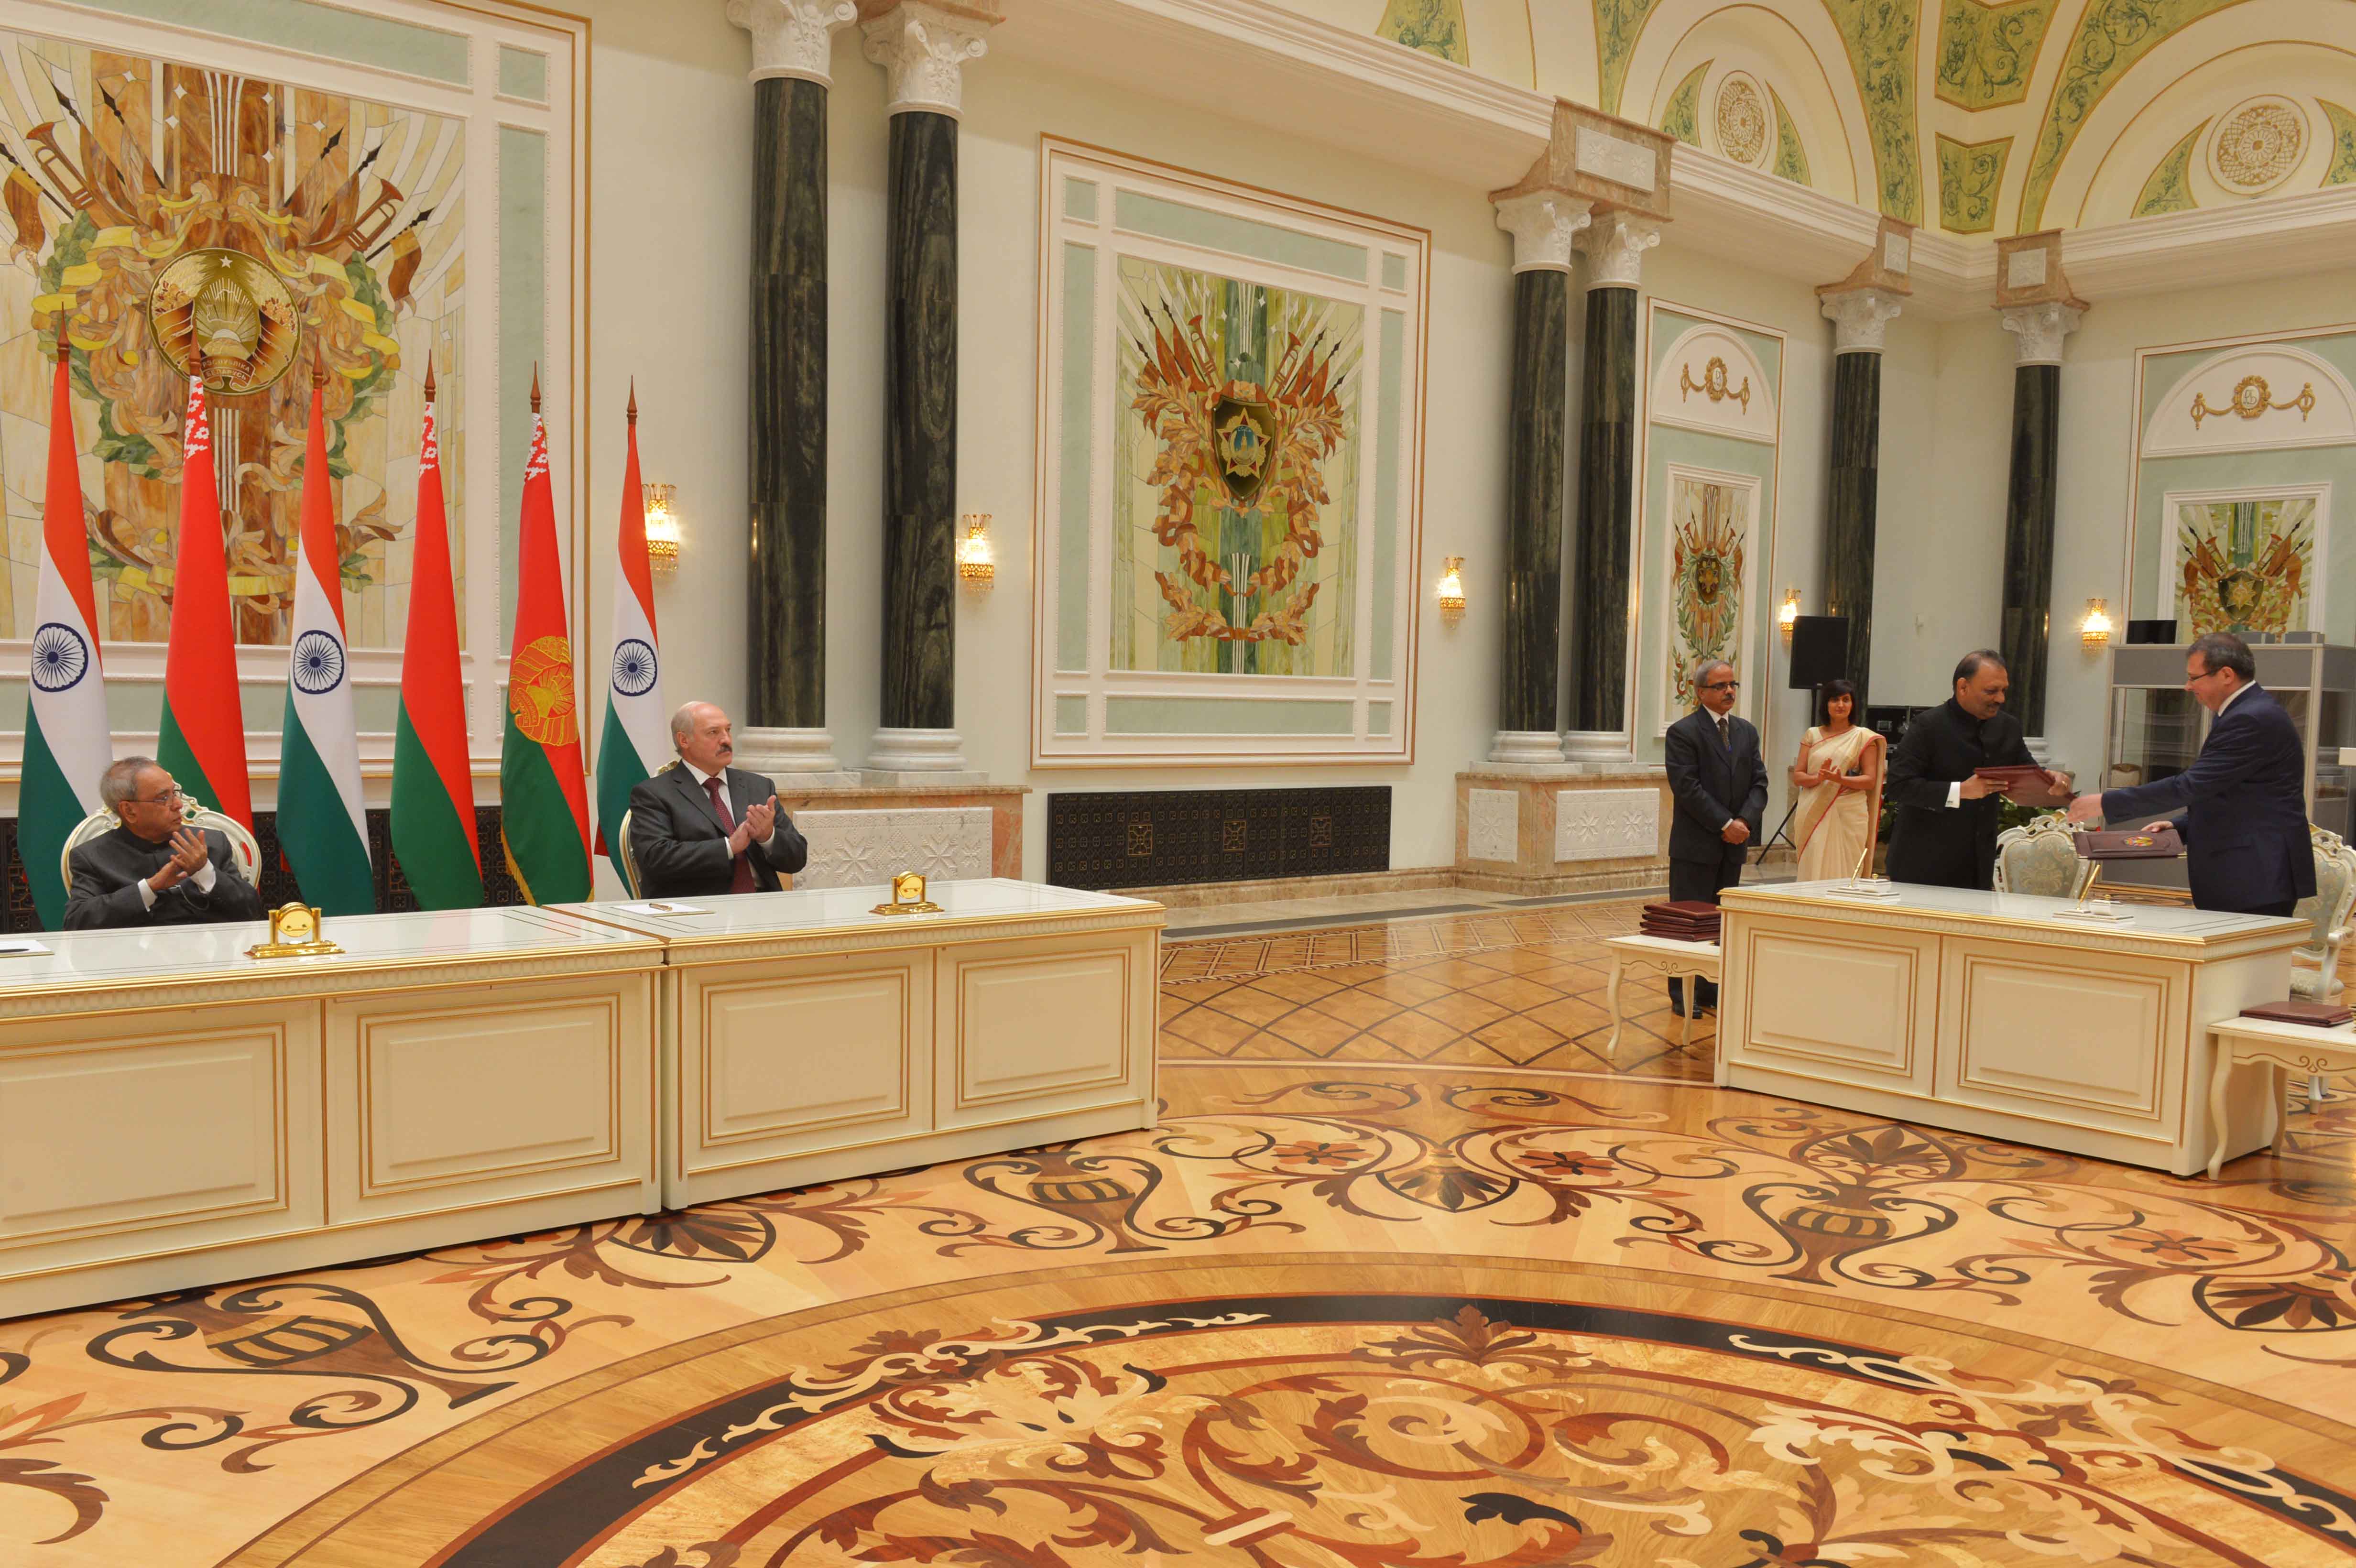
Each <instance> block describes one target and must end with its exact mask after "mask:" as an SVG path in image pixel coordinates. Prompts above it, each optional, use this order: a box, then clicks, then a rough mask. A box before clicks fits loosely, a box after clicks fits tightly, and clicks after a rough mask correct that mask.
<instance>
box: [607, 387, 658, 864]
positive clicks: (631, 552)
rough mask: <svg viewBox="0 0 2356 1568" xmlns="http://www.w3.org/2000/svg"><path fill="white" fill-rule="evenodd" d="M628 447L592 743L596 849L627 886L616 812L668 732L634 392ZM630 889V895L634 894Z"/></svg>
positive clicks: (633, 393)
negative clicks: (606, 656)
mask: <svg viewBox="0 0 2356 1568" xmlns="http://www.w3.org/2000/svg"><path fill="white" fill-rule="evenodd" d="M629 419H630V448H629V455H628V456H627V457H626V458H625V459H623V463H622V521H621V526H620V527H619V528H616V530H615V538H616V540H617V543H618V548H619V549H620V551H621V570H620V571H617V572H616V573H615V574H614V617H613V623H612V630H613V634H614V656H613V659H612V661H611V663H610V665H609V666H608V668H609V669H610V670H611V672H612V673H611V674H610V676H609V677H607V680H606V684H605V731H604V732H603V734H601V735H600V736H599V738H598V741H597V843H598V848H601V849H602V850H604V851H605V857H606V859H610V860H612V861H613V862H614V869H615V870H616V872H618V873H620V875H621V878H622V883H623V885H624V886H625V887H629V882H630V872H629V869H628V868H627V867H626V866H625V865H624V864H623V862H622V814H623V813H625V812H626V811H628V810H629V809H630V790H631V787H632V786H633V785H635V784H638V783H639V782H640V781H641V780H644V779H646V778H648V777H650V776H651V775H652V774H653V773H654V771H655V769H657V768H658V767H659V766H661V765H662V757H663V753H664V752H666V751H667V750H669V736H668V734H667V733H666V731H668V728H669V726H668V725H667V724H666V723H665V721H664V717H663V706H662V681H661V677H660V673H659V672H660V669H661V660H660V659H659V657H658V656H657V655H656V652H655V647H656V644H655V582H654V573H653V571H651V570H650V569H649V568H648V564H647V504H646V489H645V486H643V485H640V484H639V483H638V392H637V388H636V387H633V388H631V389H630V411H629ZM630 891H631V893H632V894H634V895H635V894H636V893H637V891H638V890H637V888H635V887H631V888H630Z"/></svg>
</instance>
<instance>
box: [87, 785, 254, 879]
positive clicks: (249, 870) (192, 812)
mask: <svg viewBox="0 0 2356 1568" xmlns="http://www.w3.org/2000/svg"><path fill="white" fill-rule="evenodd" d="M180 817H181V820H182V821H184V822H186V823H187V825H188V826H189V827H194V828H198V829H199V830H201V829H204V828H208V827H209V828H211V829H212V830H213V831H214V832H216V833H219V834H220V836H221V837H224V838H227V839H228V840H229V856H230V859H231V860H232V861H234V862H236V865H237V873H238V875H239V876H241V877H243V878H244V879H245V880H246V881H247V882H248V883H249V884H251V885H252V886H253V887H257V888H258V887H260V886H262V846H261V845H260V844H258V843H256V842H255V841H254V837H253V835H252V834H251V833H249V832H247V831H246V830H245V825H244V824H242V823H241V822H240V821H238V819H237V818H236V817H234V816H223V815H222V814H221V813H220V812H218V811H215V810H213V809H212V808H211V807H210V806H208V805H198V804H197V803H196V802H195V801H194V800H192V799H189V798H188V797H187V796H186V795H183V796H181V798H180ZM121 826H122V822H121V820H120V819H119V818H118V817H116V816H115V815H114V813H112V811H93V812H91V814H90V815H89V816H85V817H83V818H82V819H81V820H80V822H77V823H75V824H74V830H73V831H72V832H71V833H69V834H67V835H66V847H65V848H64V849H62V850H60V851H59V855H58V875H59V878H60V879H62V880H64V882H65V885H66V886H67V887H69V888H70V887H72V886H73V852H74V851H75V850H76V849H79V848H81V847H82V846H83V845H85V844H87V843H89V842H90V841H91V839H93V838H96V837H101V836H102V835H104V834H108V833H112V832H113V831H114V830H115V829H116V828H117V827H121Z"/></svg>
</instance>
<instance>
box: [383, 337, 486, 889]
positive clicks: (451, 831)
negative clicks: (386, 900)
mask: <svg viewBox="0 0 2356 1568" xmlns="http://www.w3.org/2000/svg"><path fill="white" fill-rule="evenodd" d="M415 551H416V552H415V554H414V556H413V557H412V560H411V565H410V569H409V635H408V637H407V639H406V641H405V642H404V643H403V644H402V651H401V718H400V720H399V722H398V725H397V727H396V728H395V730H394V731H393V741H392V853H393V858H394V859H397V860H399V861H400V862H401V874H402V877H403V878H405V879H406V880H408V882H409V888H410V891H412V892H413V893H415V894H416V895H417V902H418V907H420V908H421V909H473V908H474V907H475V906H476V905H477V904H479V903H481V902H482V901H483V851H482V848H481V846H480V845H479V844H478V843H477V841H476V838H475V778H474V770H473V769H472V768H471V767H470V766H469V765H468V763H467V756H466V684H465V682H464V681H463V680H461V679H460V677H459V674H458V600H457V595H456V593H455V592H454V591H453V589H452V586H451V578H450V527H449V520H448V518H447V517H446V516H445V514H444V511H443V508H442V443H441V441H440V439H439V438H438V437H437V436H436V435H435V434H434V366H433V364H432V362H431V361H429V362H428V363H427V364H426V367H425V426H424V431H423V435H422V436H421V437H420V439H419V443H418V450H417V524H416V547H415Z"/></svg>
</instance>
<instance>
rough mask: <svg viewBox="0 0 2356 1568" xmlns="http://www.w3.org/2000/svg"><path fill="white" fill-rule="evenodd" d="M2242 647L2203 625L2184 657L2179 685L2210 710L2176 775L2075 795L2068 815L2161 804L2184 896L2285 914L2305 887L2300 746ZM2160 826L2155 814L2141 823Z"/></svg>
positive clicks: (2129, 820) (2213, 905) (2120, 814)
mask: <svg viewBox="0 0 2356 1568" xmlns="http://www.w3.org/2000/svg"><path fill="white" fill-rule="evenodd" d="M2257 676H2258V667H2257V663H2256V661H2255V660H2254V659H2252V658H2251V657H2250V646H2249V645H2248V644H2247V643H2244V641H2242V639H2241V638H2239V637H2237V636H2235V635H2233V634H2232V633H2231V632H2211V633H2209V634H2208V635H2206V636H2203V637H2201V638H2199V639H2197V640H2195V641H2194V643H2193V645H2192V646H2191V647H2190V649H2189V650H2187V651H2186V653H2185V656H2184V689H2185V690H2187V691H2189V692H2190V693H2191V694H2192V697H2193V700H2195V701H2197V702H2198V703H2200V704H2201V707H2203V708H2206V709H2208V710H2209V711H2210V712H2211V713H2213V714H2215V715H2216V716H2217V718H2216V721H2215V722H2214V723H2212V724H2211V725H2210V726H2209V738H2208V739H2207V740H2206V741H2202V742H2201V755H2200V756H2198V757H2196V758H2194V759H2193V763H2192V765H2191V766H2190V767H2189V768H2187V769H2185V770H2184V771H2183V772H2182V773H2174V774H2171V775H2169V777H2167V778H2164V779H2155V780H2154V781H2153V782H2151V783H2150V784H2138V785H2137V786H2136V787H2135V788H2133V789H2115V790H2107V791H2105V792H2104V793H2103V794H2101V795H2080V796H2079V797H2078V798H2077V799H2075V800H2073V801H2072V802H2071V803H2070V820H2071V821H2072V822H2086V821H2090V820H2092V819H2093V818H2094V817H2097V816H2099V817H2102V818H2103V819H2104V820H2105V821H2108V822H2114V823H2117V824H2119V825H2120V826H2122V827H2125V826H2128V825H2130V824H2136V825H2139V824H2142V823H2143V822H2144V820H2145V819H2146V818H2147V817H2153V816H2160V815H2161V814H2163V813H2167V812H2175V813H2176V814H2177V815H2176V816H2174V817H2172V818H2169V820H2168V822H2167V826H2169V827H2174V828H2175V829H2176V830H2177V831H2178V833H2179V834H2180V835H2181V836H2182V837H2183V839H2184V858H2185V870H2186V872H2187V874H2188V877H2189V880H2190V881H2191V883H2192V901H2193V903H2194V904H2195V905H2196V906H2198V907H2199V908H2201V909H2212V910H2218V911H2221V912H2229V913H2233V914H2288V913H2290V912H2291V911H2292V909H2293V908H2294V907H2295V906H2296V905H2297V902H2298V901H2299V900H2301V899H2303V898H2307V897H2309V896H2311V895H2312V894H2313V893H2314V891H2315V851H2314V849H2313V848H2311V847H2310V844H2309V842H2308V836H2307V753H2306V748H2305V747H2304V746H2302V745H2301V744H2300V741H2299V738H2298V726H2297V725H2296V724H2294V723H2293V722H2291V717H2290V715H2289V714H2287V713H2286V712H2284V711H2283V709H2282V704H2280V703H2279V702H2276V700H2275V699H2274V698H2273V697H2272V696H2271V695H2270V694H2269V693H2268V692H2267V690H2266V688H2265V687H2263V686H2260V685H2259V684H2258V683H2257ZM2150 826H2151V827H2160V826H2161V824H2160V823H2158V822H2153V823H2151V824H2150Z"/></svg>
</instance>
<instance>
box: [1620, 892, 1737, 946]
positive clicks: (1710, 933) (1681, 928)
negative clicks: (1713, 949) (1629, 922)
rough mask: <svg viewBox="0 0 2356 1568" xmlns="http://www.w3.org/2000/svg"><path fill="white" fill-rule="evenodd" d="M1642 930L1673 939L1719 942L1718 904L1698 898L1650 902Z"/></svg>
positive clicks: (1652, 934)
mask: <svg viewBox="0 0 2356 1568" xmlns="http://www.w3.org/2000/svg"><path fill="white" fill-rule="evenodd" d="M1638 929H1639V930H1641V931H1642V932H1643V933H1644V934H1645V935H1646V936H1661V937H1666V938H1667V939H1668V940H1669V941H1671V942H1716V941H1717V940H1718V906H1717V905H1716V904H1714V903H1704V902H1702V901H1700V900H1698V899H1680V900H1678V901H1676V902H1675V903H1649V904H1646V905H1645V906H1644V914H1643V917H1642V920H1641V923H1640V924H1639V926H1638Z"/></svg>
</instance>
